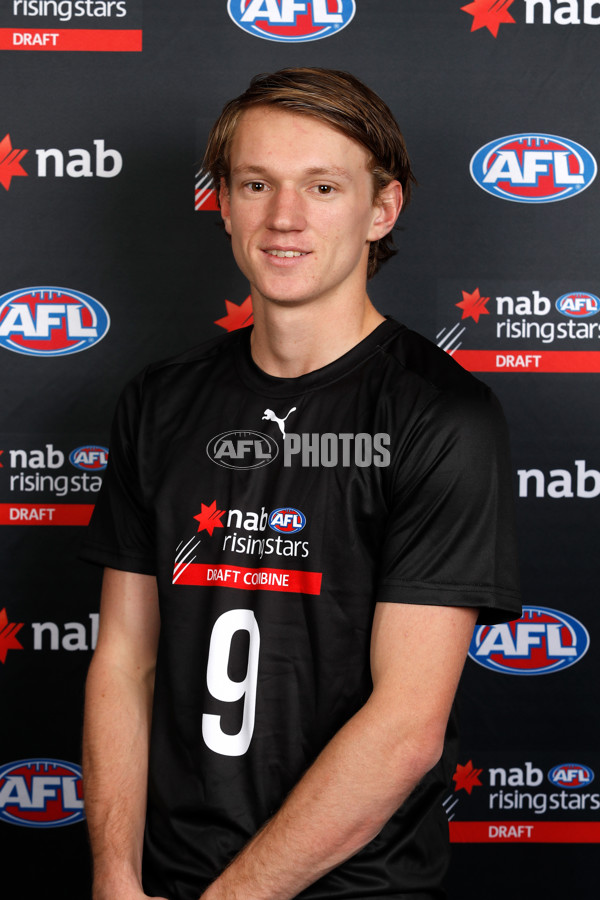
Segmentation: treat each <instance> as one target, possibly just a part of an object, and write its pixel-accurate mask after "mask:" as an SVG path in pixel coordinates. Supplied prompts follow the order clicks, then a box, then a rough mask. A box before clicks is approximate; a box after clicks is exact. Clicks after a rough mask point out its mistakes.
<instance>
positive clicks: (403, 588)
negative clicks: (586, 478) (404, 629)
mask: <svg viewBox="0 0 600 900" xmlns="http://www.w3.org/2000/svg"><path fill="white" fill-rule="evenodd" d="M477 384H478V385H480V388H481V389H480V390H478V391H473V392H472V393H469V394H468V395H467V396H466V397H465V396H464V395H459V394H456V393H453V392H440V393H439V394H438V395H436V396H435V398H434V399H433V400H432V401H431V402H430V403H429V404H428V405H427V407H426V408H425V410H424V411H423V412H422V413H421V415H419V416H418V417H417V420H416V421H415V423H414V425H413V426H412V427H411V429H410V432H409V434H408V435H407V437H406V439H405V440H404V441H403V444H402V447H401V449H400V451H399V453H398V456H397V457H396V458H395V459H394V461H393V464H394V478H393V486H392V496H391V506H390V509H391V512H390V519H389V524H388V529H387V539H386V541H385V545H384V547H383V556H382V568H381V572H382V575H381V579H380V583H379V588H378V594H377V599H378V600H380V601H381V600H382V601H387V602H403V603H414V604H425V605H444V606H470V607H478V608H479V609H480V621H481V622H500V621H506V620H509V619H513V618H518V617H519V615H520V600H519V590H518V572H517V557H516V548H515V537H514V515H513V487H512V480H511V466H510V451H509V444H508V435H507V428H506V423H505V419H504V416H503V413H502V410H501V408H500V404H499V403H498V401H497V400H496V398H495V397H494V395H493V394H492V393H491V391H489V389H488V388H486V387H485V386H483V385H481V383H480V382H477Z"/></svg>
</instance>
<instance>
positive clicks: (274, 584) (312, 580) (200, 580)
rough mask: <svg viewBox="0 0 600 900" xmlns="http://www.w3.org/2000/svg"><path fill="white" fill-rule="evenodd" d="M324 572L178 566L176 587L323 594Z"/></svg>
mask: <svg viewBox="0 0 600 900" xmlns="http://www.w3.org/2000/svg"><path fill="white" fill-rule="evenodd" d="M322 577H323V576H322V574H321V572H302V571H299V570H297V569H247V568H246V567H244V566H227V565H223V564H218V565H214V566H210V565H206V564H204V563H190V564H189V565H187V566H182V567H179V566H175V570H174V572H173V584H186V585H198V586H200V587H207V586H209V585H219V586H220V587H228V588H237V589H238V590H242V591H284V592H285V591H287V592H289V593H293V594H320V593H321V579H322Z"/></svg>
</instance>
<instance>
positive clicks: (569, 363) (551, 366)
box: [452, 350, 600, 372]
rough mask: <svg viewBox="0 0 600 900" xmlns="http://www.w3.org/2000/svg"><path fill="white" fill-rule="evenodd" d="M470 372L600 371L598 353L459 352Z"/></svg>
mask: <svg viewBox="0 0 600 900" xmlns="http://www.w3.org/2000/svg"><path fill="white" fill-rule="evenodd" d="M452 357H453V358H454V359H455V360H456V361H457V363H460V365H461V366H463V368H465V369H468V370H469V371H470V372H600V351H598V350H457V351H456V352H455V353H453V354H452Z"/></svg>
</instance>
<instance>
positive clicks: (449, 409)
mask: <svg viewBox="0 0 600 900" xmlns="http://www.w3.org/2000/svg"><path fill="white" fill-rule="evenodd" d="M511 495H512V490H511V481H510V471H509V454H508V450H507V443H506V434H505V426H504V419H503V417H502V413H501V411H500V408H499V405H498V403H497V401H496V399H495V398H494V396H493V394H492V393H491V392H490V390H489V389H488V388H487V387H486V386H485V385H483V384H482V383H481V382H479V381H478V380H477V379H475V378H474V377H473V376H472V375H470V374H469V373H467V372H465V371H464V370H463V369H461V368H460V366H458V365H457V364H456V363H455V362H454V361H453V360H452V359H451V358H450V357H449V356H448V355H447V354H446V353H444V352H442V351H440V350H439V349H438V348H437V347H435V346H434V345H433V344H430V343H429V342H428V341H426V340H425V339H424V338H422V337H420V336H419V335H417V334H415V333H414V332H411V331H409V330H408V329H406V328H405V327H404V326H402V325H400V324H398V323H396V322H394V321H393V320H390V319H388V320H386V321H385V322H383V323H382V324H381V325H380V326H379V327H378V328H376V329H375V330H374V331H373V332H372V333H371V334H370V335H369V336H368V337H367V338H365V339H364V340H363V341H362V342H361V343H360V344H358V345H357V346H356V347H354V348H353V349H352V350H350V351H349V352H348V353H346V354H345V355H344V356H342V357H341V358H340V359H338V360H336V361H335V362H333V363H331V364H330V365H328V366H325V367H324V368H322V369H319V370H317V371H314V372H311V373H309V374H307V375H303V376H301V377H299V378H274V377H271V376H269V375H267V374H266V373H264V372H262V371H261V370H260V369H258V368H257V367H256V365H255V364H254V362H253V360H252V357H251V353H250V329H244V330H241V331H238V332H234V333H232V334H230V335H227V336H225V337H223V338H219V339H217V340H214V341H212V342H209V343H207V344H204V345H202V346H201V347H199V348H197V349H195V350H193V351H190V352H188V353H186V354H183V355H181V356H179V357H177V358H175V359H171V360H168V361H166V362H163V363H158V364H155V365H151V366H150V367H148V368H147V369H146V370H145V371H144V372H143V373H142V374H141V375H140V376H139V377H138V378H136V379H135V380H134V381H133V382H131V383H130V384H129V385H128V386H127V388H126V389H125V391H124V393H123V395H122V397H121V401H120V403H119V406H118V410H117V414H116V418H115V425H114V431H113V436H112V439H111V445H110V460H109V467H108V470H107V474H106V479H105V484H104V486H103V489H102V492H101V494H100V497H99V501H98V504H97V507H96V510H95V513H94V517H93V520H92V524H91V526H90V530H89V533H88V537H87V539H86V543H85V548H84V556H85V558H87V559H89V560H92V561H94V562H97V563H101V564H103V565H107V566H111V567H113V568H117V569H124V570H127V571H134V572H140V573H145V574H156V576H157V579H158V585H159V597H160V614H161V636H160V645H159V653H158V662H157V673H156V686H155V700H154V712H153V724H152V737H151V751H150V775H149V789H148V814H147V826H146V838H145V853H144V885H145V889H146V891H147V892H149V893H151V894H159V895H160V896H165V897H168V898H169V900H197V898H198V896H199V894H200V893H201V892H202V890H203V889H204V888H205V887H206V886H207V885H208V884H209V883H210V882H211V881H212V880H214V878H215V877H216V876H217V875H218V874H219V873H220V872H221V871H222V869H223V868H224V866H225V865H226V864H227V863H228V862H229V860H230V859H231V858H232V857H233V856H234V855H235V854H236V853H237V852H238V851H239V850H240V849H241V847H242V846H243V845H244V844H245V843H246V842H247V841H248V839H249V838H250V837H251V836H252V835H253V834H254V833H255V832H256V831H257V830H258V828H259V827H260V826H261V825H262V824H263V823H264V822H265V820H266V819H268V818H269V817H270V816H271V815H273V813H275V812H276V810H277V809H278V808H279V806H280V805H281V802H282V800H283V799H284V797H285V796H286V794H287V793H288V792H289V790H290V789H291V788H292V787H293V785H294V784H295V783H296V782H297V781H298V780H299V778H300V777H301V775H302V773H303V772H304V771H305V770H306V768H307V767H308V766H309V765H310V764H311V762H312V761H313V760H314V758H315V757H316V756H317V754H318V753H319V752H320V750H321V749H322V748H323V746H324V745H325V744H326V743H327V742H328V741H329V740H330V738H331V737H332V736H333V735H334V734H335V733H336V732H337V731H338V730H339V728H340V727H341V726H342V725H343V724H344V723H345V722H346V721H347V720H348V719H349V718H350V717H351V716H352V715H353V714H354V713H355V712H356V711H357V710H358V709H359V708H360V707H361V706H362V705H363V704H364V703H365V701H366V700H367V698H368V696H369V694H370V691H371V689H372V683H371V676H370V668H369V644H370V632H371V623H372V619H373V611H374V606H375V603H376V602H378V601H385V602H393V603H411V604H433V605H453V606H473V607H477V608H479V610H480V621H485V622H494V621H503V620H506V619H510V618H515V617H517V616H518V615H519V602H518V593H517V589H516V574H515V553H514V543H513V526H512V499H511ZM426 638H427V636H426V634H424V635H423V639H424V640H426ZM455 752H456V727H455V721H454V716H452V717H451V721H450V724H449V727H448V733H447V736H446V747H445V752H444V755H443V757H442V759H441V761H440V763H438V765H437V766H436V767H435V768H434V769H433V770H432V771H431V772H430V773H429V774H428V775H427V776H426V777H425V779H423V780H422V781H421V783H420V784H419V786H418V787H417V788H416V789H415V791H414V792H413V793H412V795H411V796H410V797H409V799H408V800H407V801H406V802H405V803H404V804H403V806H402V808H401V809H400V810H399V812H398V813H397V814H396V815H395V816H394V817H393V818H392V819H391V820H390V821H389V822H388V824H387V825H386V826H385V827H384V828H383V830H382V831H381V832H380V834H379V835H378V836H377V837H376V838H375V839H374V840H373V841H372V842H371V843H370V844H369V845H368V846H367V847H365V848H364V849H363V850H362V851H361V852H360V853H358V854H357V855H356V856H354V857H353V858H352V859H350V860H348V861H347V862H346V863H344V864H343V865H342V866H340V867H339V868H337V869H336V870H334V871H333V872H331V873H330V874H329V875H327V876H325V877H324V878H322V879H320V880H319V881H318V882H316V883H315V884H314V885H312V886H311V887H309V888H308V889H307V890H306V891H305V892H303V894H302V897H306V898H311V900H322V898H339V900H342V898H343V900H373V898H383V897H387V898H390V897H393V898H400V897H402V898H405V897H406V898H408V897H412V895H413V894H415V895H416V896H418V897H420V898H425V897H426V898H436V897H443V896H444V895H443V891H442V887H441V883H442V879H443V875H444V872H445V869H446V866H447V858H448V828H447V823H446V817H445V814H444V812H443V810H442V807H441V804H440V798H441V796H442V794H443V792H444V790H445V789H447V783H448V780H449V778H450V775H451V773H452V771H453V768H454V766H455Z"/></svg>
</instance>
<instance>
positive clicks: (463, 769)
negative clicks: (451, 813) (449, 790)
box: [452, 760, 483, 794]
mask: <svg viewBox="0 0 600 900" xmlns="http://www.w3.org/2000/svg"><path fill="white" fill-rule="evenodd" d="M481 772H482V769H476V768H474V766H473V763H472V762H471V760H469V762H468V763H467V764H466V766H461V764H460V763H459V764H458V765H457V767H456V772H455V773H454V775H453V776H452V781H455V782H456V787H455V788H454V791H455V792H456V791H460V790H465V791H466V792H467V794H470V793H471V791H472V790H473V788H474V787H477V786H479V787H483V785H482V784H481V782H480V780H479V776H480V775H481Z"/></svg>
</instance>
